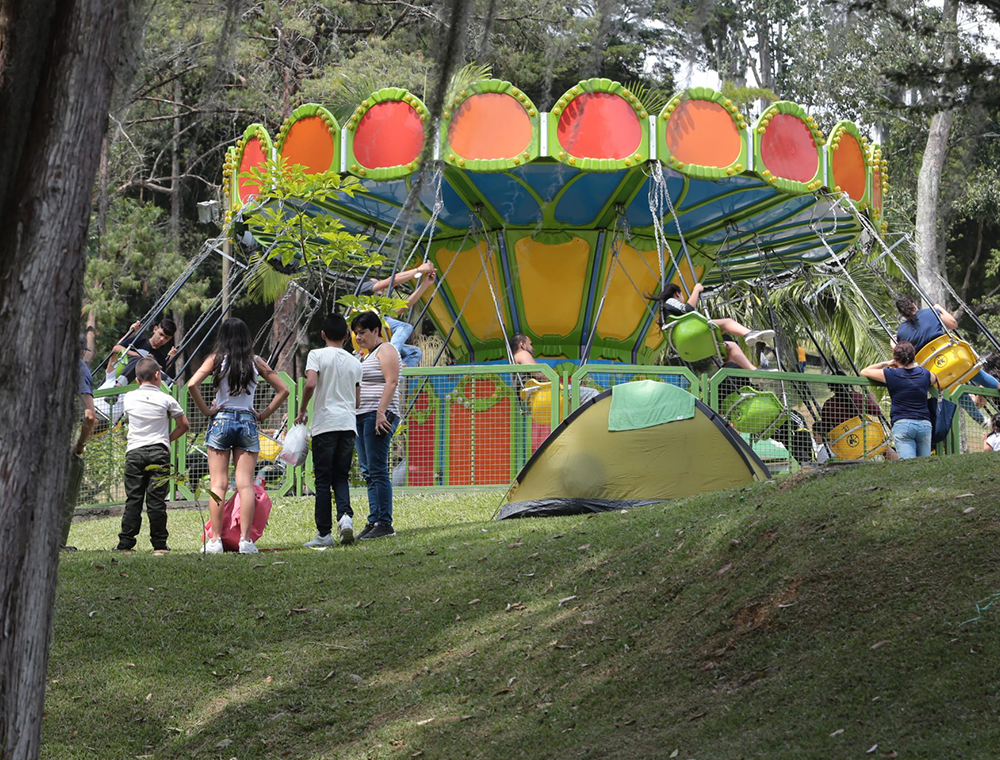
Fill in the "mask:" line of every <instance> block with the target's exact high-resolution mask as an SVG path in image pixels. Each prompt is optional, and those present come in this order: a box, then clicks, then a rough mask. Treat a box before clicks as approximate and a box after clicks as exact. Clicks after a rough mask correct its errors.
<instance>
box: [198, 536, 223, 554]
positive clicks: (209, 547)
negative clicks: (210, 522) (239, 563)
mask: <svg viewBox="0 0 1000 760" xmlns="http://www.w3.org/2000/svg"><path fill="white" fill-rule="evenodd" d="M201 553H202V554H222V539H221V538H210V539H209V540H208V541H206V542H205V543H204V544H202V547H201Z"/></svg>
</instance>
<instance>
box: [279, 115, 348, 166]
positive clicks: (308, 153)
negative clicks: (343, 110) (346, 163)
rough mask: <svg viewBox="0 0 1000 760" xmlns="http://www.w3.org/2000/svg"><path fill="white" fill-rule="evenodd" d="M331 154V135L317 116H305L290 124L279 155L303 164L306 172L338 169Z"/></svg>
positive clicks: (332, 146) (332, 147)
mask: <svg viewBox="0 0 1000 760" xmlns="http://www.w3.org/2000/svg"><path fill="white" fill-rule="evenodd" d="M333 154H334V142H333V136H332V135H331V134H330V128H329V127H327V125H326V122H324V121H323V119H321V118H320V117H319V116H307V117H305V118H303V119H299V120H298V121H296V122H295V123H294V124H292V126H291V128H290V129H289V130H288V135H287V136H286V137H285V142H284V144H283V145H282V146H281V157H282V158H284V159H285V160H286V161H288V163H290V164H301V165H302V166H304V167H305V170H306V174H322V173H323V172H325V171H329V170H330V169H331V168H337V169H339V167H334V166H333Z"/></svg>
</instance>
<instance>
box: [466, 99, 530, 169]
mask: <svg viewBox="0 0 1000 760" xmlns="http://www.w3.org/2000/svg"><path fill="white" fill-rule="evenodd" d="M448 144H449V146H450V148H451V150H452V151H453V152H454V153H455V154H456V155H458V156H461V157H462V158H468V159H491V158H515V157H516V156H519V155H520V154H521V153H522V152H524V151H526V150H527V149H528V146H529V145H530V144H531V119H529V118H528V114H527V112H525V110H524V106H522V105H521V104H520V103H518V102H517V100H515V99H514V98H513V97H511V96H510V95H507V94H505V93H502V92H482V93H478V94H476V95H472V96H470V97H469V98H468V99H466V100H465V101H464V102H463V103H462V105H461V106H459V109H458V111H457V112H456V113H455V116H454V118H453V119H452V120H451V124H450V125H449V127H448Z"/></svg>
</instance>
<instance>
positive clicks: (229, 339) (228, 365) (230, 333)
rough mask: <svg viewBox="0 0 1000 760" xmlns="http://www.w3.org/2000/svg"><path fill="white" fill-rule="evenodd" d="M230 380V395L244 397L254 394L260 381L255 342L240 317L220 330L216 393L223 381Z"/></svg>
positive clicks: (215, 378) (216, 361)
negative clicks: (254, 385) (254, 355)
mask: <svg viewBox="0 0 1000 760" xmlns="http://www.w3.org/2000/svg"><path fill="white" fill-rule="evenodd" d="M224 377H225V378H228V380H229V392H230V393H231V394H232V395H234V396H240V395H242V394H245V393H249V392H250V387H251V386H252V385H253V383H254V381H255V380H256V379H257V370H256V368H255V367H254V363H253V339H252V338H251V337H250V328H248V327H247V323H246V322H244V321H243V320H242V319H238V318H237V317H230V318H229V319H227V320H225V321H223V323H222V326H221V327H219V337H218V339H217V340H216V342H215V371H214V373H213V375H212V385H213V387H214V388H215V390H216V391H218V390H219V384H220V383H221V382H222V378H224Z"/></svg>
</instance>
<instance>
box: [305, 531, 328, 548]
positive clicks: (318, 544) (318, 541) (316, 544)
mask: <svg viewBox="0 0 1000 760" xmlns="http://www.w3.org/2000/svg"><path fill="white" fill-rule="evenodd" d="M302 545H303V546H307V547H309V548H310V549H325V548H327V547H328V546H333V545H334V543H333V534H331V533H327V534H326V535H325V536H321V535H320V534H319V533H317V534H316V538H314V539H313V540H312V541H306V542H305V543H304V544H302Z"/></svg>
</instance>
